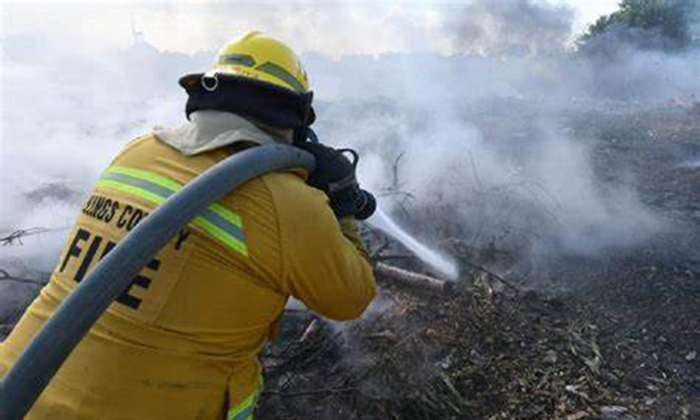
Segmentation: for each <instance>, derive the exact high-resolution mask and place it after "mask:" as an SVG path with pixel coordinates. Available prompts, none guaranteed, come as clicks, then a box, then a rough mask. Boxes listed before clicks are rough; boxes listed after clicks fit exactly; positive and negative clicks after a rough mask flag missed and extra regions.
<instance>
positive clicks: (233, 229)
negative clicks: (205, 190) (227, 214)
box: [200, 209, 245, 242]
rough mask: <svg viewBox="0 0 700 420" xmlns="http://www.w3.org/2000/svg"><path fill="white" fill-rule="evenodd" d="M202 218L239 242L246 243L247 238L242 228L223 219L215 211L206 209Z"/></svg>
mask: <svg viewBox="0 0 700 420" xmlns="http://www.w3.org/2000/svg"><path fill="white" fill-rule="evenodd" d="M200 216H202V217H203V218H205V219H206V220H207V221H208V222H209V223H211V224H212V225H214V226H216V227H218V228H219V229H221V230H223V231H224V232H226V233H228V234H229V235H231V236H233V237H234V238H236V239H238V240H239V241H241V242H245V236H243V232H242V231H241V228H239V227H238V226H236V225H234V224H233V223H231V222H229V221H228V220H226V219H224V218H223V217H221V216H219V215H218V214H216V213H214V212H213V211H211V210H209V209H206V210H205V211H204V213H202V214H201V215H200Z"/></svg>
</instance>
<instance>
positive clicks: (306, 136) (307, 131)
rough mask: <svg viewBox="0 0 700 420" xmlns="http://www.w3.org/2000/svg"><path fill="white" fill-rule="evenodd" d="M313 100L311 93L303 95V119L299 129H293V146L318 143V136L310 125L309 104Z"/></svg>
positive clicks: (310, 110)
mask: <svg viewBox="0 0 700 420" xmlns="http://www.w3.org/2000/svg"><path fill="white" fill-rule="evenodd" d="M313 100H314V93H313V91H309V92H308V93H306V94H305V95H304V119H303V124H302V126H301V127H299V128H296V129H294V139H293V140H292V144H293V145H299V144H302V143H304V142H306V141H307V140H310V141H311V142H312V143H318V142H319V141H318V136H317V135H316V133H314V131H313V130H312V129H311V124H312V123H313V119H315V116H314V117H313V118H312V116H311V115H312V113H311V112H312V109H311V103H312V102H313Z"/></svg>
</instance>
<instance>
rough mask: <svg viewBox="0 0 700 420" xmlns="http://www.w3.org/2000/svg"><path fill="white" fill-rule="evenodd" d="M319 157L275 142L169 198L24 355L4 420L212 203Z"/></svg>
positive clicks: (11, 374) (21, 409)
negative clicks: (261, 178)
mask: <svg viewBox="0 0 700 420" xmlns="http://www.w3.org/2000/svg"><path fill="white" fill-rule="evenodd" d="M314 167H315V161H314V157H313V156H312V155H311V154H309V153H307V152H305V151H303V150H301V149H299V148H296V147H291V146H286V145H282V144H270V145H264V146H260V147H255V148H252V149H248V150H245V151H243V152H240V153H237V154H235V155H233V156H231V157H229V158H227V159H225V160H223V161H221V162H219V163H218V164H216V165H214V166H212V167H211V168H210V169H209V170H207V171H206V172H204V173H202V174H201V175H199V176H198V177H196V178H195V179H193V180H192V181H191V182H189V183H188V184H187V185H186V186H185V187H184V188H183V189H182V190H180V191H178V192H177V193H175V194H174V195H173V196H171V197H170V198H168V199H167V200H166V201H165V203H163V204H162V205H160V206H159V207H158V208H157V209H156V210H155V211H153V212H152V213H151V214H150V215H149V216H148V218H146V219H144V220H143V221H142V222H141V223H139V224H138V225H137V226H136V228H134V229H133V230H132V231H131V232H130V233H129V234H127V235H126V236H125V237H124V238H123V239H122V240H121V241H120V242H119V244H118V245H117V246H116V247H115V248H114V249H113V250H112V252H110V253H109V254H108V255H107V256H106V257H105V259H104V260H102V261H101V262H100V264H98V265H97V266H96V267H95V269H94V270H92V272H91V273H90V274H88V276H87V277H86V278H85V280H83V281H82V282H80V284H79V285H78V286H77V287H76V288H75V289H74V290H73V292H72V293H71V294H70V295H69V296H68V298H66V299H65V300H64V301H63V302H62V303H61V304H60V306H59V307H58V309H57V310H56V312H55V313H54V314H53V315H52V316H51V317H50V318H49V320H48V321H47V322H46V324H45V325H44V327H43V328H42V329H41V331H39V333H38V334H37V335H36V336H35V337H34V339H33V340H32V341H31V343H30V344H29V345H28V346H27V347H26V348H25V349H24V351H23V352H22V354H21V355H20V357H19V358H18V359H17V361H16V362H15V363H14V365H13V366H12V367H11V368H10V370H9V371H8V372H7V375H6V376H5V378H4V379H2V381H1V382H0V419H2V420H20V419H22V418H23V417H24V416H25V415H26V413H27V412H28V411H29V410H30V409H31V407H32V405H33V404H34V403H35V402H36V400H37V398H39V395H41V393H42V392H43V390H44V389H45V388H46V386H47V385H48V384H49V382H50V381H51V379H52V378H53V377H54V375H55V374H56V372H57V371H58V369H59V368H60V367H61V365H62V364H63V363H64V362H65V361H66V359H67V358H68V356H69V355H70V353H71V352H72V351H73V349H74V348H75V347H76V346H77V345H78V343H79V342H80V340H81V339H82V338H83V337H84V336H85V334H87V332H88V331H89V330H90V328H91V327H92V325H93V324H94V323H95V322H96V321H97V319H98V318H99V317H100V315H102V314H103V313H104V312H105V310H107V308H108V307H109V305H110V304H111V303H112V302H113V301H114V300H115V299H116V298H117V297H118V296H119V295H120V294H121V293H122V292H123V291H124V290H125V289H126V288H127V287H128V286H129V283H130V282H131V280H132V279H133V278H134V276H136V275H137V274H138V273H139V272H140V271H141V269H143V267H144V266H145V265H146V264H147V263H148V262H149V261H150V260H151V259H152V258H153V257H154V256H155V255H156V253H158V251H159V250H160V249H161V248H162V247H163V246H165V245H166V244H167V243H168V241H170V239H171V238H172V237H173V236H175V235H176V234H177V232H178V231H179V230H180V229H181V228H182V227H184V226H185V225H187V224H188V223H189V222H190V221H191V220H193V219H194V218H195V217H197V216H198V215H199V214H200V213H202V212H203V211H204V210H205V209H206V208H208V207H209V205H211V203H212V202H214V201H216V200H219V199H220V198H222V197H223V196H224V195H226V194H228V193H230V192H231V191H233V190H234V189H236V188H238V187H240V186H241V185H242V184H244V183H245V182H247V181H249V180H251V179H253V178H256V177H258V176H261V175H264V174H266V173H269V172H274V171H279V170H284V169H290V168H304V169H307V170H309V172H312V171H313V169H314Z"/></svg>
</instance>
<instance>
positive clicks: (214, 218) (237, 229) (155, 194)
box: [97, 166, 248, 256]
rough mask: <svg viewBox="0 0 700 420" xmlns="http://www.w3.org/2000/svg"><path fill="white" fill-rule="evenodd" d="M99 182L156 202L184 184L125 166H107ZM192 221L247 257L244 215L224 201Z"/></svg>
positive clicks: (215, 204)
mask: <svg viewBox="0 0 700 420" xmlns="http://www.w3.org/2000/svg"><path fill="white" fill-rule="evenodd" d="M97 185H98V186H100V187H106V188H113V189H116V190H119V191H122V192H125V193H128V194H133V195H136V196H138V197H141V198H143V199H145V200H148V201H150V202H152V203H154V204H157V205H158V204H161V203H163V202H164V201H165V200H166V199H167V198H168V197H170V196H171V195H173V194H175V193H176V192H177V191H179V190H180V189H181V188H182V187H183V185H182V184H180V183H179V182H177V181H174V180H172V179H170V178H167V177H164V176H161V175H158V174H154V173H152V172H147V171H143V170H140V169H134V168H127V167H124V166H110V167H109V168H107V170H106V171H105V172H104V174H102V177H101V178H100V179H99V180H98V181H97ZM191 224H192V225H193V226H194V227H196V228H199V229H201V230H202V231H204V232H205V233H207V234H209V235H211V236H212V237H214V238H215V239H217V240H219V241H220V242H222V243H223V244H224V245H226V246H228V247H229V248H231V249H233V250H234V251H236V252H238V253H240V254H243V255H245V256H248V248H247V246H246V240H245V236H244V235H243V223H242V222H241V218H240V217H239V216H238V215H237V214H236V213H233V212H232V211H230V210H229V209H227V208H226V207H224V206H222V205H221V204H218V203H214V204H212V205H211V206H209V208H208V209H206V210H205V211H204V212H203V213H202V214H200V215H199V216H197V217H196V218H195V219H194V220H193V221H192V223H191Z"/></svg>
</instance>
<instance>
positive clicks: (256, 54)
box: [206, 31, 309, 94]
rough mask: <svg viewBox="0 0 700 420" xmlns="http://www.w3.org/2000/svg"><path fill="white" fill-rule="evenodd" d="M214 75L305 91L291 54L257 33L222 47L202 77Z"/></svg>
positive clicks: (306, 85) (299, 68)
mask: <svg viewBox="0 0 700 420" xmlns="http://www.w3.org/2000/svg"><path fill="white" fill-rule="evenodd" d="M214 74H226V75H231V76H239V77H244V78H248V79H254V80H259V81H262V82H266V83H270V84H273V85H276V86H279V87H282V88H284V89H288V90H291V91H293V92H296V93H300V94H301V93H306V92H308V91H309V79H308V76H307V75H306V70H304V67H303V66H302V64H301V61H300V60H299V57H298V56H297V55H296V54H295V53H294V51H292V49H291V48H289V47H288V46H287V45H285V44H284V43H283V42H281V41H278V40H276V39H275V38H272V37H270V36H267V35H264V34H262V33H261V32H258V31H251V32H248V33H247V34H245V35H243V36H242V37H241V38H239V39H236V40H233V41H230V42H228V43H226V44H225V45H224V46H223V48H221V50H219V53H218V54H217V56H216V62H215V63H214V67H213V68H212V69H211V70H210V71H209V72H207V73H206V76H213V75H214Z"/></svg>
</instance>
